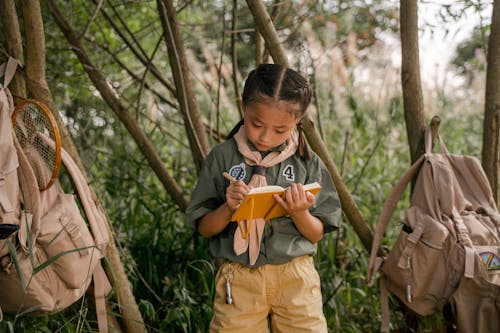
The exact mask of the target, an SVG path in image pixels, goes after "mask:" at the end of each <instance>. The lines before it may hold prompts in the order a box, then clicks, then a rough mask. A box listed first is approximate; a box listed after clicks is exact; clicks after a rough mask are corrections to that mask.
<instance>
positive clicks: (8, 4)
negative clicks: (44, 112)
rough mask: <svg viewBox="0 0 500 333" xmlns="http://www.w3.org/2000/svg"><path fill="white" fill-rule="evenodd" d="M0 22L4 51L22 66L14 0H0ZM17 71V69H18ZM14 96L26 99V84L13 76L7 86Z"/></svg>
mask: <svg viewBox="0 0 500 333" xmlns="http://www.w3.org/2000/svg"><path fill="white" fill-rule="evenodd" d="M0 21H2V28H3V33H4V36H5V44H6V47H7V49H6V51H7V53H8V54H6V55H5V56H6V57H7V56H10V57H12V58H15V59H17V60H18V62H19V63H20V64H22V65H23V66H24V57H23V40H22V37H21V30H20V29H19V21H18V20H17V13H16V4H15V3H14V0H0ZM18 70H19V69H18ZM9 89H10V91H11V92H12V94H13V95H14V96H20V97H26V83H25V81H24V77H23V76H21V75H15V76H14V78H13V79H12V82H11V83H10V86H9Z"/></svg>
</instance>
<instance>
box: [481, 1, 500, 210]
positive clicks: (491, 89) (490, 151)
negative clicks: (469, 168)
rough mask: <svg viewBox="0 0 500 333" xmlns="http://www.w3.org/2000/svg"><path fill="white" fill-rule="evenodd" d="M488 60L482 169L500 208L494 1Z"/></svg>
mask: <svg viewBox="0 0 500 333" xmlns="http://www.w3.org/2000/svg"><path fill="white" fill-rule="evenodd" d="M487 59H488V69H487V71H486V95H485V105H484V120H483V152H482V165H483V168H484V171H485V172H486V176H487V177H488V180H489V181H490V185H491V189H492V191H493V196H494V197H495V201H496V203H497V206H498V205H499V204H500V202H499V196H500V193H499V191H500V189H499V182H498V171H499V169H500V147H499V146H500V142H499V141H500V129H499V127H500V84H499V82H500V0H495V1H494V3H493V13H492V16H491V32H490V39H489V42H488V57H487Z"/></svg>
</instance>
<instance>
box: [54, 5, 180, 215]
mask: <svg viewBox="0 0 500 333" xmlns="http://www.w3.org/2000/svg"><path fill="white" fill-rule="evenodd" d="M47 4H48V5H49V10H50V11H51V14H52V15H53V17H54V19H55V21H56V23H57V24H58V25H59V28H60V29H61V31H62V32H63V34H64V35H65V37H66V39H67V40H68V42H69V44H70V45H71V46H72V50H73V51H74V52H75V54H76V56H77V57H78V59H79V60H80V62H81V63H82V66H83V68H84V69H85V71H86V72H87V75H88V76H89V78H90V80H91V81H92V82H93V83H94V85H95V87H96V89H97V90H98V91H99V93H100V94H101V96H102V98H103V99H104V101H105V102H106V103H107V104H108V106H109V107H110V108H111V110H113V112H114V113H115V114H116V115H117V116H118V119H120V121H121V122H122V123H123V124H124V125H125V127H126V128H127V130H128V131H129V133H130V134H131V135H132V138H133V139H134V140H135V142H136V144H137V145H138V146H139V148H140V150H141V152H142V153H143V154H144V156H145V157H146V159H147V160H148V162H149V164H150V165H151V168H152V169H153V171H154V172H155V174H156V175H157V176H158V178H159V179H160V181H161V182H162V184H163V186H164V188H165V190H166V191H167V193H168V194H169V195H170V196H171V197H172V199H173V200H174V201H175V203H176V204H177V205H178V206H179V208H180V209H181V210H182V211H184V210H185V209H186V207H187V198H186V197H185V196H184V194H183V192H182V189H181V187H180V186H179V185H178V184H177V182H176V181H175V179H174V178H173V177H172V176H171V175H170V173H169V171H168V169H167V168H166V167H165V165H164V163H163V161H162V160H161V157H160V156H159V154H158V152H157V150H156V149H155V147H154V146H153V144H152V143H151V141H150V140H149V139H148V137H147V136H146V135H145V134H144V132H143V131H142V129H141V127H140V126H139V124H138V123H137V121H136V120H135V118H134V117H133V115H131V114H130V113H129V112H128V111H127V107H126V106H125V105H123V104H122V103H121V99H120V97H119V95H118V93H117V92H116V91H115V90H114V89H113V88H112V87H111V85H110V84H109V83H108V82H107V81H106V78H105V77H104V76H103V75H102V73H100V72H99V71H98V70H97V69H96V67H95V66H94V65H93V63H92V62H91V60H90V58H89V56H88V54H87V53H86V52H85V50H84V48H83V46H82V45H81V44H80V41H79V39H78V38H77V36H76V34H75V32H74V31H73V30H72V29H71V27H70V26H69V25H68V23H67V22H66V20H64V19H63V17H62V15H61V13H60V12H59V10H58V9H57V7H56V6H55V5H54V3H53V1H52V0H48V1H47Z"/></svg>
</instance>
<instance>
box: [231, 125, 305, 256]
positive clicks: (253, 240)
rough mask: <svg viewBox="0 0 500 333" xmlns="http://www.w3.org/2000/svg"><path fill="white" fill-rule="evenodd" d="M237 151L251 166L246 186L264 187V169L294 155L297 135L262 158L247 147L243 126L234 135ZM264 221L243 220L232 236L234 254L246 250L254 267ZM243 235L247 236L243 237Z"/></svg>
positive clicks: (255, 151)
mask: <svg viewBox="0 0 500 333" xmlns="http://www.w3.org/2000/svg"><path fill="white" fill-rule="evenodd" d="M234 139H235V140H236V144H237V145H238V150H239V151H240V153H241V154H242V155H243V157H245V163H246V164H248V165H252V166H254V167H253V175H252V179H250V182H249V183H248V185H250V186H253V187H261V186H266V185H267V181H266V168H269V167H272V166H274V165H276V164H279V163H281V162H283V161H284V160H286V159H287V158H288V157H290V156H292V155H293V154H295V152H296V150H297V135H296V134H295V132H292V134H291V135H290V138H289V139H288V141H287V143H286V146H285V148H284V149H283V150H282V151H272V152H270V153H269V154H267V155H266V157H264V158H262V155H261V153H260V152H259V151H257V150H252V149H250V147H249V146H248V138H247V135H246V132H245V126H244V125H243V126H241V127H240V129H239V131H238V133H236V134H235V135H234ZM265 224H266V221H265V220H264V219H262V218H261V219H254V220H253V221H249V220H245V221H241V222H240V223H239V224H238V228H237V229H236V232H235V234H234V245H233V247H234V252H235V253H236V254H237V255H240V254H242V253H244V252H246V251H247V250H248V251H249V253H248V256H249V259H250V265H254V264H255V262H256V261H257V257H258V256H259V251H260V244H261V241H262V234H263V232H264V227H265ZM249 228H250V230H248V229H249ZM243 235H248V237H244V236H243Z"/></svg>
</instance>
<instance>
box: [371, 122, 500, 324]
mask: <svg viewBox="0 0 500 333" xmlns="http://www.w3.org/2000/svg"><path fill="white" fill-rule="evenodd" d="M439 140H440V147H441V153H433V152H432V147H431V141H432V140H431V133H430V129H429V128H428V129H427V130H426V133H425V154H424V155H423V156H422V157H421V158H420V159H419V160H417V161H416V162H415V163H414V164H413V165H412V166H411V168H410V169H409V170H408V171H407V172H406V173H405V174H404V175H403V176H402V178H401V179H400V180H399V182H398V183H397V184H396V185H395V186H394V188H393V189H392V192H391V193H390V195H389V197H388V198H387V199H386V201H385V203H384V206H383V208H382V211H381V213H380V216H379V219H378V222H377V226H376V230H375V234H374V239H373V244H372V249H371V255H370V261H369V266H368V276H367V281H368V282H369V283H370V284H371V283H373V282H374V280H375V274H376V273H377V271H379V270H380V271H381V273H380V281H379V282H380V291H381V308H382V328H381V330H382V331H383V332H387V331H389V305H388V299H387V297H388V291H390V292H391V293H393V294H394V295H396V296H397V297H398V298H399V299H400V300H401V301H402V302H403V303H404V304H405V305H406V306H407V307H408V308H409V309H411V310H413V311H414V312H416V313H418V314H420V315H422V316H426V315H430V314H433V313H435V312H437V311H441V310H442V309H443V306H444V305H445V304H446V303H448V302H449V303H450V305H451V309H452V312H453V314H454V317H455V320H456V324H457V327H458V329H459V331H460V332H471V333H472V332H474V333H481V332H484V333H486V332H500V296H499V294H500V262H499V257H500V215H499V214H498V209H497V207H496V204H495V201H494V199H493V195H492V191H491V188H490V186H489V183H488V180H487V178H486V175H485V173H484V171H483V169H482V167H481V164H480V162H479V161H478V160H477V159H476V158H474V157H471V156H462V155H454V154H450V153H449V152H448V151H447V149H446V147H445V145H444V143H443V141H442V140H441V138H439ZM415 176H417V178H416V180H415V186H414V189H413V192H412V195H411V198H410V207H409V208H408V209H407V211H406V217H405V221H404V223H403V226H402V230H401V232H400V234H399V237H398V238H397V240H396V242H395V244H394V246H393V248H392V250H391V251H390V252H389V254H388V255H387V256H386V257H378V256H377V251H378V249H379V246H380V243H381V239H382V236H383V234H384V232H385V229H386V228H387V226H388V224H389V221H390V219H391V216H392V214H393V212H394V209H395V207H396V205H397V203H398V201H399V200H400V198H401V196H402V194H403V192H404V191H405V188H406V187H407V185H408V183H409V182H410V181H411V180H412V179H413V178H414V177H415Z"/></svg>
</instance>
